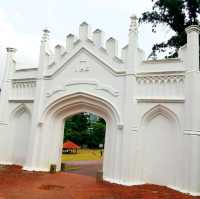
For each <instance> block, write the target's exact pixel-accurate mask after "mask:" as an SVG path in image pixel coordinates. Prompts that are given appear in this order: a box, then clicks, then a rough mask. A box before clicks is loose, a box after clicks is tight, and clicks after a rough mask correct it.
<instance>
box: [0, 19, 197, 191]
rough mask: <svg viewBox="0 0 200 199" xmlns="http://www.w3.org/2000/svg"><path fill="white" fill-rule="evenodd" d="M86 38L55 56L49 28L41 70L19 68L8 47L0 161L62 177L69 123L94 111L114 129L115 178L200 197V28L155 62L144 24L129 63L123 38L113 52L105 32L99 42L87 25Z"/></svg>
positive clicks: (108, 173) (132, 33)
mask: <svg viewBox="0 0 200 199" xmlns="http://www.w3.org/2000/svg"><path fill="white" fill-rule="evenodd" d="M79 30H80V31H79V34H80V35H79V38H78V39H75V38H76V37H74V36H73V35H71V34H70V35H68V36H67V38H66V47H64V46H61V45H56V47H55V48H54V51H52V50H51V49H50V48H49V46H48V43H49V31H47V30H45V31H44V33H43V36H42V41H41V46H40V57H39V68H30V69H24V70H16V65H17V64H18V63H17V62H16V61H15V60H14V55H15V54H16V50H15V49H13V48H8V49H7V62H6V70H5V75H4V78H3V83H2V92H1V96H0V162H1V163H2V164H15V163H18V164H22V165H23V167H24V169H26V170H37V171H48V170H49V166H50V164H56V165H57V170H59V169H60V163H61V159H60V158H61V151H62V140H63V128H64V119H65V118H67V117H70V116H71V115H73V114H77V113H80V112H83V111H87V112H92V113H95V114H97V115H99V116H101V117H103V118H104V119H105V120H106V122H107V129H106V143H105V157H104V164H103V172H104V179H105V180H108V181H110V182H114V183H119V184H124V185H133V184H142V183H155V184H161V185H167V186H170V187H174V188H175V189H177V190H181V191H185V192H190V193H193V194H200V180H199V175H200V113H199V109H198V107H199V101H200V90H199V85H200V75H199V74H200V73H199V60H198V57H199V50H198V49H199V48H198V46H197V45H196V44H198V39H199V38H198V35H199V27H196V26H192V27H190V28H189V29H187V34H188V43H187V45H185V46H184V47H182V48H181V49H180V50H179V55H180V56H179V58H178V59H168V60H153V61H145V60H144V59H143V57H144V53H143V51H142V50H141V49H139V47H138V30H137V19H136V17H135V16H132V17H131V25H130V28H129V39H128V41H129V42H128V45H127V46H126V47H125V48H124V49H123V50H122V57H121V58H120V57H119V56H118V48H117V41H116V40H114V39H113V38H112V39H110V40H108V41H107V44H106V45H105V42H103V40H102V39H103V32H102V31H101V30H96V31H93V35H92V36H91V35H90V33H91V32H90V28H89V25H88V24H87V23H82V24H81V26H80V29H79ZM104 46H105V47H104ZM193 46H194V48H193ZM18 111H22V112H18ZM29 123H30V124H29ZM27 147H28V148H27Z"/></svg>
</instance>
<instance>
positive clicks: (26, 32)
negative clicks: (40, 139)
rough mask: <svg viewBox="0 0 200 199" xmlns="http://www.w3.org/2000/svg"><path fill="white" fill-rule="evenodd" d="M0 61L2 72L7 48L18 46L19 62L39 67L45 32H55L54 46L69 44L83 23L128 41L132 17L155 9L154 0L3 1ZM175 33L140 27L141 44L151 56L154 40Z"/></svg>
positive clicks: (52, 34) (123, 41)
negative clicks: (71, 35) (67, 41)
mask: <svg viewBox="0 0 200 199" xmlns="http://www.w3.org/2000/svg"><path fill="white" fill-rule="evenodd" d="M0 2H1V7H0V64H1V69H0V73H2V68H3V62H4V59H3V57H5V47H8V46H9V47H15V48H17V50H18V52H17V62H21V63H23V65H27V66H29V65H31V66H37V64H38V53H39V46H40V38H41V31H42V30H43V29H44V28H45V27H47V28H48V29H49V30H50V31H51V35H50V38H51V43H52V47H53V46H54V45H56V43H60V44H63V45H64V43H65V36H66V35H67V34H69V33H73V34H76V35H77V34H78V27H79V24H80V23H81V22H83V21H86V22H87V23H89V24H90V25H91V27H92V29H93V30H94V29H96V28H100V29H102V30H103V31H104V32H105V34H106V35H107V37H109V36H113V37H115V38H116V39H117V40H118V41H119V47H123V46H124V45H126V44H127V40H128V29H129V24H130V19H129V17H130V16H131V15H132V14H136V15H137V16H138V17H140V16H141V13H142V12H144V11H147V10H151V6H152V1H151V0H34V1H29V0H6V1H4V0H0ZM171 34H172V33H171V32H170V31H169V29H168V28H166V27H161V28H160V30H159V31H158V33H157V34H153V33H152V32H151V26H150V25H143V26H141V27H140V29H139V43H140V47H141V48H143V49H144V50H145V52H146V54H147V55H148V54H149V53H150V51H151V47H152V45H153V43H156V42H158V41H163V40H166V39H167V38H168V37H169V36H170V35H171Z"/></svg>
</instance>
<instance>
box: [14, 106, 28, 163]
mask: <svg viewBox="0 0 200 199" xmlns="http://www.w3.org/2000/svg"><path fill="white" fill-rule="evenodd" d="M11 120H12V139H13V152H12V156H13V163H14V164H17V165H24V163H25V160H26V156H27V150H28V140H29V135H30V125H31V113H30V111H29V109H28V108H27V106H26V105H24V104H21V105H19V106H18V107H17V108H16V109H15V110H14V111H13V114H12V119H11Z"/></svg>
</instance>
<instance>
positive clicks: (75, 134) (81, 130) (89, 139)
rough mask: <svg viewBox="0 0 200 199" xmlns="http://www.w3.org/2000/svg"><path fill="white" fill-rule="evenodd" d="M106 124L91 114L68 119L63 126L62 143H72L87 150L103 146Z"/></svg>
mask: <svg viewBox="0 0 200 199" xmlns="http://www.w3.org/2000/svg"><path fill="white" fill-rule="evenodd" d="M105 131H106V122H105V120H104V119H102V118H100V117H98V116H94V115H93V114H88V113H80V114H77V115H74V116H72V117H70V118H68V119H67V120H66V121H65V126H64V142H65V141H67V140H70V141H73V142H75V143H76V144H79V145H87V146H88V147H89V148H98V147H99V144H104V138H105Z"/></svg>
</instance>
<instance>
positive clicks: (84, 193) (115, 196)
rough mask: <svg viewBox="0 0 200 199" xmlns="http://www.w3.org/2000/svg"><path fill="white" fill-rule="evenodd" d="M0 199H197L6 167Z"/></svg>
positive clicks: (0, 174) (163, 189) (1, 174)
mask: <svg viewBox="0 0 200 199" xmlns="http://www.w3.org/2000/svg"><path fill="white" fill-rule="evenodd" d="M0 199H200V197H192V196H189V195H185V194H182V193H179V192H176V191H174V190H171V189H168V188H166V187H161V186H155V185H140V186H132V187H125V186H120V185H115V184H109V183H103V184H97V183H96V180H95V178H94V177H91V176H84V175H78V174H69V173H57V174H49V173H38V172H37V173H36V172H35V173H34V172H25V171H21V169H20V168H16V167H9V168H7V169H5V170H1V171H0Z"/></svg>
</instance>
